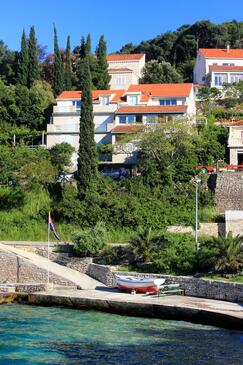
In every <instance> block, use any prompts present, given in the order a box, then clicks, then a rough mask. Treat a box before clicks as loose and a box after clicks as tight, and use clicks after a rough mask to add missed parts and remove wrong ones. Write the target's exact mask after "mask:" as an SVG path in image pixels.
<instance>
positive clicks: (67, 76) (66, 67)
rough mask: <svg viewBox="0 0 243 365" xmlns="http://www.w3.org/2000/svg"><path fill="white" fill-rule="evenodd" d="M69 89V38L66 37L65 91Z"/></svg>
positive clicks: (70, 72)
mask: <svg viewBox="0 0 243 365" xmlns="http://www.w3.org/2000/svg"><path fill="white" fill-rule="evenodd" d="M71 88H72V63H71V56H70V36H68V37H67V48H66V66H65V89H66V90H71Z"/></svg>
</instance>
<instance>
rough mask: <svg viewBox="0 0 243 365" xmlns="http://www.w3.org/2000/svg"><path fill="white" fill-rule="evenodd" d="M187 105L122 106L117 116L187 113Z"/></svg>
mask: <svg viewBox="0 0 243 365" xmlns="http://www.w3.org/2000/svg"><path fill="white" fill-rule="evenodd" d="M186 111H187V107H186V106H185V105H168V106H164V105H144V106H140V105H133V106H122V107H121V108H119V109H118V110H117V111H116V114H160V113H186Z"/></svg>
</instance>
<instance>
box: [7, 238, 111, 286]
mask: <svg viewBox="0 0 243 365" xmlns="http://www.w3.org/2000/svg"><path fill="white" fill-rule="evenodd" d="M0 250H2V251H5V252H8V253H13V254H15V255H17V256H18V257H20V258H22V259H25V260H28V261H29V262H30V263H31V264H33V265H36V266H38V267H39V268H42V269H44V270H47V268H48V266H49V270H50V273H52V274H55V275H58V276H60V277H62V278H64V279H66V280H69V281H71V282H72V283H73V284H75V285H77V286H78V287H79V288H81V289H95V288H96V287H97V286H98V287H101V286H103V287H104V284H102V283H100V282H99V281H97V280H95V279H92V278H91V277H90V276H88V275H85V274H82V273H80V272H78V271H75V270H73V269H70V268H69V267H65V266H61V265H59V264H56V263H55V262H52V261H49V260H48V259H47V258H45V257H42V256H39V255H36V254H35V253H33V252H29V251H24V250H21V249H18V248H16V247H12V246H6V245H4V244H2V243H0Z"/></svg>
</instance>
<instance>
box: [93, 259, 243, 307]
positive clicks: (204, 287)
mask: <svg viewBox="0 0 243 365" xmlns="http://www.w3.org/2000/svg"><path fill="white" fill-rule="evenodd" d="M88 274H89V275H90V276H91V277H93V278H95V279H97V280H99V281H101V282H102V283H104V284H105V285H107V286H109V287H115V286H116V282H115V274H119V275H128V276H136V277H157V278H166V284H174V283H176V284H180V285H181V287H182V288H184V289H185V291H186V295H188V296H192V297H202V298H209V299H219V300H226V301H231V302H232V301H236V302H243V284H240V283H231V282H226V281H223V280H222V281H221V280H207V279H200V278H194V277H192V276H174V275H162V274H142V273H130V272H127V273H125V272H119V271H116V267H111V266H103V265H98V264H91V265H90V266H89V270H88Z"/></svg>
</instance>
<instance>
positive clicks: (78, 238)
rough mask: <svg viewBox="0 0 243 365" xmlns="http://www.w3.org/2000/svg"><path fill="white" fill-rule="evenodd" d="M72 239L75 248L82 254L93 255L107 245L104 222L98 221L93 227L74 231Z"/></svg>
mask: <svg viewBox="0 0 243 365" xmlns="http://www.w3.org/2000/svg"><path fill="white" fill-rule="evenodd" d="M73 241H74V244H75V248H76V249H77V250H78V251H79V252H80V253H81V254H82V255H84V256H90V255H95V254H96V253H98V252H99V251H100V250H102V249H103V248H105V246H106V245H107V232H106V228H105V225H104V223H102V222H98V223H97V224H96V225H95V227H94V228H87V229H84V230H83V231H79V232H76V233H75V234H74V236H73Z"/></svg>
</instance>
